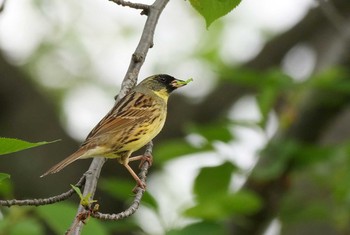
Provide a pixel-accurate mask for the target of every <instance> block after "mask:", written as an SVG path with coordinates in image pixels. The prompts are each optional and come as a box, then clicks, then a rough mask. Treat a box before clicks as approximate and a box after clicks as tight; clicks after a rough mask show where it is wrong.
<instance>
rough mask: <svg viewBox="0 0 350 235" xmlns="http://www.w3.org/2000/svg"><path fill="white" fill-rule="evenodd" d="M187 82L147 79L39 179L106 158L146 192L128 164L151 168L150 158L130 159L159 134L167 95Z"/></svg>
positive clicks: (157, 77) (162, 76) (159, 77)
mask: <svg viewBox="0 0 350 235" xmlns="http://www.w3.org/2000/svg"><path fill="white" fill-rule="evenodd" d="M190 81H192V79H188V80H187V81H183V80H180V79H176V78H174V77H172V76H170V75H167V74H157V75H153V76H150V77H147V78H146V79H144V80H143V81H141V82H140V83H139V84H138V85H137V86H135V87H134V88H133V89H132V90H131V91H130V92H129V93H128V94H127V95H126V96H124V97H123V98H122V99H121V100H120V101H119V102H117V103H116V104H115V105H114V107H113V108H112V109H111V110H110V111H109V112H108V113H107V114H106V116H105V117H104V118H102V119H101V121H100V122H99V123H98V124H97V125H96V126H95V127H94V128H93V129H92V130H91V132H90V133H89V134H88V136H87V137H86V139H85V141H84V142H83V143H82V144H81V145H80V147H79V148H78V150H77V151H76V152H74V153H73V154H71V155H70V156H68V157H67V158H65V159H64V160H62V161H61V162H59V163H57V164H56V165H54V166H53V167H52V168H50V169H49V170H48V171H47V172H45V173H44V174H43V175H41V176H40V177H44V176H46V175H49V174H54V173H57V172H59V171H60V170H62V169H63V168H65V167H66V166H68V165H69V164H71V163H72V162H74V161H76V160H78V159H86V158H93V157H105V158H107V159H117V160H118V161H119V163H120V164H122V165H123V166H124V167H125V168H126V169H127V170H128V171H129V172H130V174H131V175H132V177H133V178H134V179H135V181H136V183H137V186H139V187H141V188H142V189H145V187H146V185H145V183H143V182H142V181H141V180H140V178H139V177H138V176H137V174H136V173H135V172H134V171H133V169H132V168H131V167H130V166H129V162H130V161H136V160H142V161H148V162H149V163H150V164H151V163H152V162H151V161H152V158H151V157H150V156H144V155H140V156H135V157H131V154H132V153H133V152H135V151H137V150H138V149H140V148H142V147H143V146H145V145H146V144H147V143H148V142H150V141H151V140H152V139H153V138H154V137H155V136H157V135H158V134H159V132H160V131H161V130H162V128H163V126H164V123H165V120H166V116H167V102H168V98H169V95H170V94H171V93H172V92H173V91H174V90H176V89H177V88H180V87H182V86H185V85H186V84H187V83H189V82H190ZM142 161H141V163H142Z"/></svg>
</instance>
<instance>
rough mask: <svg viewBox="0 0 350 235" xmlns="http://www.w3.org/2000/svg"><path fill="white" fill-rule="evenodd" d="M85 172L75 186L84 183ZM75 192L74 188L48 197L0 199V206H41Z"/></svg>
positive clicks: (79, 186)
mask: <svg viewBox="0 0 350 235" xmlns="http://www.w3.org/2000/svg"><path fill="white" fill-rule="evenodd" d="M85 176H86V173H85V174H84V175H83V176H82V177H81V178H80V180H79V181H78V183H76V185H75V186H76V187H78V188H81V187H82V186H83V185H84V183H85ZM74 193H75V191H74V189H70V190H68V191H67V192H65V193H62V194H59V195H56V196H53V197H49V198H38V199H36V198H34V199H23V200H17V199H11V200H0V206H7V207H10V206H15V205H16V206H43V205H48V204H53V203H56V202H60V201H64V200H66V199H67V198H69V197H71V196H72V195H73V194H74Z"/></svg>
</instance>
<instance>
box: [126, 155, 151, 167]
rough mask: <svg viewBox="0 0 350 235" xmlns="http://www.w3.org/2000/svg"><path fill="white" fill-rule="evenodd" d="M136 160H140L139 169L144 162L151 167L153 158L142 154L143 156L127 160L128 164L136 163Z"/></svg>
mask: <svg viewBox="0 0 350 235" xmlns="http://www.w3.org/2000/svg"><path fill="white" fill-rule="evenodd" d="M138 160H141V162H140V164H139V168H141V167H142V165H143V164H144V163H145V162H148V164H149V166H152V163H153V156H152V155H151V154H147V155H145V154H143V155H138V156H135V157H130V158H129V162H132V161H138Z"/></svg>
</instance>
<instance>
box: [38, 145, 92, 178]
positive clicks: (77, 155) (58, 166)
mask: <svg viewBox="0 0 350 235" xmlns="http://www.w3.org/2000/svg"><path fill="white" fill-rule="evenodd" d="M85 152H86V150H85V149H79V150H78V151H76V152H75V153H73V154H71V155H70V156H69V157H67V158H65V159H64V160H63V161H61V162H59V163H57V164H56V165H54V166H53V167H51V168H50V169H49V170H48V171H46V172H45V173H44V174H42V175H41V176H40V177H44V176H46V175H49V174H54V173H57V172H59V171H60V170H62V169H63V168H65V167H66V166H68V165H69V164H71V163H72V162H74V161H75V160H78V159H79V158H80V157H81V156H82V155H83V154H84V153H85Z"/></svg>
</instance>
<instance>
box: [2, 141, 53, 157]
mask: <svg viewBox="0 0 350 235" xmlns="http://www.w3.org/2000/svg"><path fill="white" fill-rule="evenodd" d="M57 141H59V140H54V141H50V142H46V141H41V142H37V143H31V142H27V141H24V140H20V139H13V138H4V137H1V138H0V155H4V154H9V153H14V152H18V151H21V150H25V149H30V148H34V147H39V146H41V145H45V144H51V143H55V142H57Z"/></svg>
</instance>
